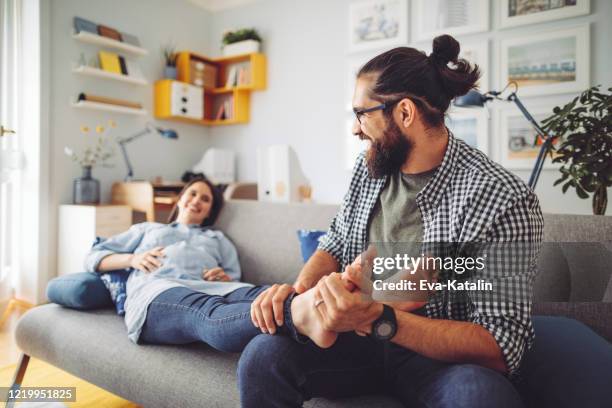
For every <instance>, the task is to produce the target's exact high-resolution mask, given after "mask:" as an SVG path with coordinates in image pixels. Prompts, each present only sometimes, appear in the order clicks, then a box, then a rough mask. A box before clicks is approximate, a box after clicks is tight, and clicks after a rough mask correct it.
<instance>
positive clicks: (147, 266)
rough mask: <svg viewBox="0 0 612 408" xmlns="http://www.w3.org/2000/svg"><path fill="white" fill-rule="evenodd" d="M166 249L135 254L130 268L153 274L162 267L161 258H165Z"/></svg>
mask: <svg viewBox="0 0 612 408" xmlns="http://www.w3.org/2000/svg"><path fill="white" fill-rule="evenodd" d="M163 251H164V247H156V248H153V249H150V250H148V251H146V252H141V253H139V254H133V255H132V258H131V259H130V266H131V267H132V268H134V269H138V270H141V271H143V272H153V271H154V270H156V269H157V268H159V267H160V266H162V262H161V258H163V257H164V252H163Z"/></svg>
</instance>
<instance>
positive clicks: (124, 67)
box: [119, 56, 128, 75]
mask: <svg viewBox="0 0 612 408" xmlns="http://www.w3.org/2000/svg"><path fill="white" fill-rule="evenodd" d="M119 66H120V67H121V73H122V74H123V75H127V74H128V69H127V64H126V63H125V58H123V57H121V56H119Z"/></svg>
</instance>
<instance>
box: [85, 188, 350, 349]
mask: <svg viewBox="0 0 612 408" xmlns="http://www.w3.org/2000/svg"><path fill="white" fill-rule="evenodd" d="M222 205H223V197H222V196H221V194H220V193H218V192H217V190H216V189H215V188H214V187H213V185H212V184H211V183H210V182H209V181H208V180H206V179H195V180H192V181H191V182H190V183H188V184H187V185H186V186H185V188H184V189H183V191H182V192H181V194H180V197H179V200H178V202H177V204H176V205H175V207H174V209H173V211H172V213H171V215H170V221H172V222H171V223H169V224H160V223H153V222H145V223H141V224H136V225H133V226H132V227H131V228H130V229H129V230H128V231H126V232H124V233H122V234H119V235H116V236H113V237H111V238H109V239H107V240H105V241H103V242H101V243H98V244H96V245H94V247H93V248H92V250H91V252H90V253H89V255H88V256H87V258H86V261H85V265H86V268H87V270H88V271H89V272H98V273H104V272H107V271H113V270H119V269H128V268H132V269H133V271H132V272H131V273H130V276H129V278H128V281H127V300H126V303H125V323H126V326H127V331H128V337H129V338H130V340H132V341H133V342H135V343H137V342H139V341H143V342H146V343H158V344H186V343H192V342H196V341H203V342H205V343H208V344H209V345H210V346H212V347H214V348H216V349H218V350H221V351H227V352H237V351H241V350H242V349H243V348H244V347H245V346H246V345H247V343H248V342H249V341H250V340H251V339H252V338H253V337H255V336H256V335H258V334H260V333H261V330H260V329H259V328H257V327H256V326H255V325H254V324H253V322H252V319H251V314H250V310H251V303H252V301H253V300H254V299H255V298H256V297H257V295H259V294H260V293H261V292H262V291H264V290H265V289H267V288H268V286H253V285H251V284H249V283H244V282H240V281H239V280H240V265H239V263H238V255H237V252H236V249H235V247H234V245H233V244H232V243H231V242H230V241H229V240H228V239H227V238H226V237H225V235H223V233H222V232H220V231H217V230H213V229H210V228H209V226H210V225H212V224H213V223H214V222H215V220H216V218H217V216H218V215H219V212H220V210H221V207H222ZM346 283H347V285H350V283H349V282H348V280H347V281H346ZM313 302H314V293H313V291H312V290H311V291H309V292H306V293H304V294H302V295H300V296H296V297H293V298H291V297H290V298H289V299H287V301H285V311H284V314H285V324H284V325H283V326H282V328H280V330H279V332H280V333H283V334H286V335H290V336H292V337H294V338H295V339H296V340H298V341H302V340H305V338H304V337H303V336H308V337H309V338H310V339H311V340H312V341H313V342H314V343H315V344H317V345H318V346H320V347H330V346H331V345H332V344H333V343H334V342H335V340H336V336H337V335H336V333H333V332H328V331H325V330H323V328H322V327H321V325H320V324H319V323H318V320H317V319H316V316H315V313H316V311H315V309H314V308H313Z"/></svg>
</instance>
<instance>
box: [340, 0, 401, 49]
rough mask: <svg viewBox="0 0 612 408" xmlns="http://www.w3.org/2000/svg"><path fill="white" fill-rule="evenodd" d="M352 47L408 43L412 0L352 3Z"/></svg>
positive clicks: (388, 46)
mask: <svg viewBox="0 0 612 408" xmlns="http://www.w3.org/2000/svg"><path fill="white" fill-rule="evenodd" d="M349 39H350V43H349V51H350V52H360V51H365V50H372V49H381V48H391V47H393V46H399V45H404V44H407V43H408V1H407V0H367V1H361V2H357V3H351V4H350V6H349Z"/></svg>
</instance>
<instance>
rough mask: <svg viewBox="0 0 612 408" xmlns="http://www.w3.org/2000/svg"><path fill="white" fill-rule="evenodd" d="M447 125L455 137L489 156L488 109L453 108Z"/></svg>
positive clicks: (448, 115)
mask: <svg viewBox="0 0 612 408" xmlns="http://www.w3.org/2000/svg"><path fill="white" fill-rule="evenodd" d="M445 123H446V127H448V129H449V130H450V131H451V132H452V133H453V136H454V137H456V138H457V139H461V140H463V141H464V142H466V143H467V144H468V145H469V146H471V147H473V148H475V149H478V150H480V151H481V152H483V153H484V154H486V155H487V156H489V112H488V110H487V109H486V108H457V107H454V106H453V107H452V108H451V109H450V110H449V112H448V114H447V116H446V120H445Z"/></svg>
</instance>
